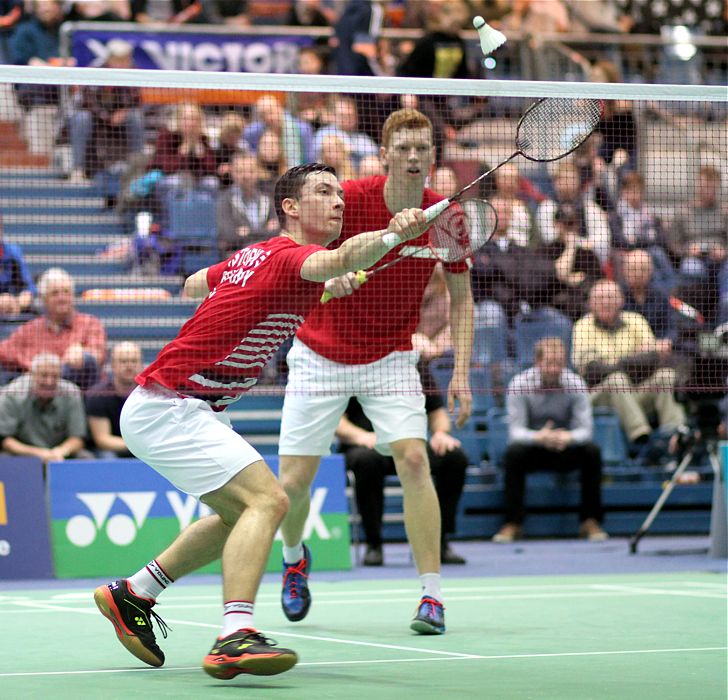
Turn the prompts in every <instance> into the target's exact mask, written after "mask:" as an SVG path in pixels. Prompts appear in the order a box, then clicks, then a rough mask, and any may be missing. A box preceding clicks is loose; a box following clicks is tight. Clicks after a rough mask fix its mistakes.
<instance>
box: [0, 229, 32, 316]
mask: <svg viewBox="0 0 728 700" xmlns="http://www.w3.org/2000/svg"><path fill="white" fill-rule="evenodd" d="M35 293H36V291H35V285H34V284H33V279H32V278H31V276H30V273H29V272H28V269H27V268H26V266H25V260H24V259H23V253H22V252H21V250H20V248H19V247H18V246H17V245H15V244H13V243H6V242H5V241H3V220H2V216H0V320H2V319H3V318H5V317H8V316H17V315H18V314H20V313H24V312H27V311H30V307H31V304H32V303H33V297H34V296H35Z"/></svg>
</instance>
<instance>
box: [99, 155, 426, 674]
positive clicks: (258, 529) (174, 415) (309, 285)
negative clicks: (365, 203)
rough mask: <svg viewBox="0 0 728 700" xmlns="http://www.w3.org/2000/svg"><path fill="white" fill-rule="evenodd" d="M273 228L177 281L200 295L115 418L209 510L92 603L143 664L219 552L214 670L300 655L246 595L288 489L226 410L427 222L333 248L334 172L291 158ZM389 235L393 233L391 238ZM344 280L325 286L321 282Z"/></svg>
mask: <svg viewBox="0 0 728 700" xmlns="http://www.w3.org/2000/svg"><path fill="white" fill-rule="evenodd" d="M274 205H275V208H276V212H277V214H278V217H279V219H280V221H281V225H282V228H283V231H282V233H281V235H280V236H278V237H275V238H272V239H270V240H267V241H264V242H262V243H257V244H255V245H252V246H250V247H248V248H244V249H242V250H240V251H238V252H237V253H235V254H234V255H232V256H231V257H230V258H229V259H228V260H226V261H224V262H221V263H219V264H217V265H213V266H212V267H210V268H206V269H204V270H200V271H199V272H197V273H195V274H194V275H192V276H191V277H189V278H188V279H187V281H186V282H185V290H186V291H187V292H188V293H189V294H190V295H192V296H204V295H206V299H205V300H204V301H203V302H202V304H201V305H200V307H199V308H198V309H197V311H196V312H195V314H194V316H193V317H192V318H191V319H190V320H189V321H187V323H185V325H184V326H183V327H182V329H181V330H180V332H179V334H178V335H177V337H176V338H175V339H174V340H173V341H172V342H171V343H169V344H168V345H167V346H166V347H165V348H164V349H163V350H162V351H161V352H160V353H159V356H158V357H157V359H156V360H155V361H154V362H152V364H151V365H149V367H147V368H146V369H145V370H144V371H143V372H142V373H141V374H139V375H138V376H137V383H138V384H139V386H138V387H137V388H136V389H135V390H134V391H133V392H132V393H131V395H130V396H129V398H128V399H127V401H126V403H125V404H124V409H123V411H122V414H121V431H122V437H123V438H124V441H125V442H126V444H127V446H128V447H129V449H130V450H131V451H132V452H133V453H134V454H135V455H136V456H137V457H138V458H139V459H141V460H142V461H144V462H146V463H147V464H148V465H150V466H151V467H153V468H154V469H156V470H157V471H158V472H159V473H160V474H162V475H163V476H164V477H165V478H167V479H168V480H169V481H170V482H171V483H172V484H173V485H174V486H176V487H177V488H178V489H180V490H182V491H184V492H186V493H188V494H191V495H193V496H195V497H197V498H199V499H200V500H201V501H202V502H203V503H205V504H207V505H208V506H209V507H210V508H211V509H212V510H213V511H214V514H213V515H210V516H208V517H205V518H201V519H200V520H198V521H196V522H194V523H192V524H191V525H190V526H189V527H187V528H186V529H185V530H184V531H183V532H182V533H181V534H180V535H179V537H178V538H177V539H176V540H175V541H174V542H173V543H172V544H171V545H170V546H169V547H168V548H167V549H166V550H165V551H164V552H162V553H161V554H160V555H159V556H158V557H157V558H156V559H153V560H152V561H151V562H150V563H149V564H148V565H147V566H145V567H144V568H143V569H141V570H140V571H139V572H137V573H136V574H134V575H133V576H131V577H130V578H128V579H121V580H118V581H114V582H112V583H110V584H108V585H105V586H99V588H97V589H96V591H95V593H94V599H95V601H96V604H97V606H98V607H99V609H100V611H101V612H102V613H103V615H104V616H105V617H107V618H108V619H109V620H111V622H112V623H113V625H114V628H115V630H116V634H117V636H118V638H119V640H120V641H121V643H122V644H123V645H124V646H125V647H126V648H127V649H128V650H129V651H130V652H131V653H132V654H134V655H135V656H136V657H138V658H139V659H141V660H142V661H144V662H146V663H147V664H150V665H151V666H161V665H162V664H163V663H164V654H163V653H162V651H161V650H160V648H159V646H158V645H157V642H156V639H155V635H154V632H153V631H152V618H153V619H154V620H156V622H157V624H158V625H159V627H160V629H161V631H162V633H163V635H164V636H165V637H166V626H165V625H164V623H163V621H162V620H161V619H160V618H159V616H157V615H156V613H155V612H154V611H153V610H152V606H153V605H154V604H155V602H156V598H157V596H158V595H159V594H160V593H161V592H162V591H163V590H164V589H165V588H166V587H167V586H168V585H170V584H171V583H172V582H173V581H175V580H176V579H178V578H180V576H184V575H185V574H187V573H190V572H191V571H194V570H196V569H198V568H200V567H201V566H204V565H205V564H208V563H210V562H212V561H215V560H216V559H218V558H220V557H222V571H223V574H222V577H223V595H224V601H225V606H224V615H223V629H222V632H221V634H220V636H219V637H218V638H217V640H216V641H215V643H214V645H213V647H212V649H211V650H210V653H209V654H208V655H207V656H206V657H205V659H204V661H203V668H204V670H205V671H206V672H207V673H209V674H210V675H212V676H214V677H216V678H221V679H229V678H232V677H234V676H236V675H238V674H239V673H252V674H257V675H272V674H276V673H281V672H283V671H286V670H288V669H289V668H291V667H292V666H293V665H294V664H295V663H296V662H297V660H298V657H297V656H296V653H295V652H294V651H292V650H290V649H282V648H280V647H278V646H276V644H275V642H273V641H272V640H270V639H267V638H266V637H264V636H263V635H262V634H260V633H259V632H258V631H257V630H256V628H255V624H254V620H253V613H254V601H255V596H256V593H257V590H258V586H259V583H260V578H261V576H262V574H263V570H264V567H265V563H266V561H267V558H268V555H269V553H270V548H271V544H272V542H273V536H274V534H275V532H276V530H277V528H278V526H279V524H280V522H281V520H282V519H283V516H284V515H285V513H286V510H287V508H288V499H287V497H286V494H285V492H284V491H283V489H282V488H281V486H280V485H279V483H278V481H277V480H276V478H275V476H274V475H273V473H272V472H271V471H270V469H269V468H268V467H267V465H266V464H265V462H264V461H263V459H262V457H261V456H260V455H259V454H258V453H257V452H256V451H255V450H254V449H253V448H252V447H251V446H250V445H249V444H248V443H247V442H246V441H245V440H244V439H243V438H242V437H241V436H239V435H238V434H237V433H235V432H234V431H233V429H232V428H231V425H230V420H229V419H228V418H227V416H226V414H225V412H224V409H225V407H226V405H227V404H228V403H230V402H232V401H235V400H236V399H237V398H238V397H239V396H240V395H241V393H242V392H244V391H246V390H247V389H249V388H250V387H251V386H253V385H254V384H255V383H256V381H257V378H258V377H259V375H260V373H261V371H262V368H263V366H264V365H265V363H266V362H267V361H268V359H269V358H270V357H272V356H273V354H274V353H275V352H276V350H277V349H278V348H279V347H280V346H281V345H282V343H283V342H284V341H285V340H286V338H288V337H290V336H291V335H292V334H293V333H295V331H296V329H297V328H298V327H299V326H300V324H301V323H302V322H303V320H304V318H305V317H306V315H307V314H309V313H310V311H311V309H313V308H316V307H318V306H319V300H320V297H321V294H322V293H323V291H324V289H325V288H328V289H329V291H332V292H333V293H334V294H335V295H336V294H341V293H345V292H349V293H350V292H351V286H350V285H349V284H348V283H347V280H346V278H345V274H346V273H347V272H351V271H354V270H357V269H360V268H363V267H367V266H369V265H372V264H373V263H375V262H376V261H377V260H379V259H380V258H381V257H382V256H384V255H385V254H386V253H387V251H388V250H390V249H391V247H392V244H391V242H389V241H390V239H391V237H387V238H386V239H385V240H382V239H383V235H384V234H385V233H387V232H392V233H395V234H397V235H398V236H399V239H401V240H409V239H412V238H415V237H417V236H419V235H421V233H422V232H423V231H424V230H425V229H426V228H427V225H426V224H425V222H424V215H423V214H422V211H421V210H420V209H408V210H406V211H402V212H399V213H398V214H397V215H396V216H394V217H392V218H391V220H390V221H388V223H387V226H386V227H384V228H385V229H386V230H379V231H372V232H369V233H362V234H360V235H357V236H354V237H353V238H350V239H349V240H347V241H346V242H345V243H343V244H342V245H341V246H340V247H338V248H337V249H336V250H327V249H326V248H325V246H326V245H327V244H329V243H331V242H332V241H333V240H335V239H336V238H338V236H339V235H340V233H341V226H342V216H343V211H344V201H343V199H342V190H341V187H340V185H339V182H338V180H337V179H336V177H335V174H334V171H333V169H332V168H330V167H328V166H325V165H323V164H321V163H313V164H309V165H303V166H299V167H296V168H292V169H291V170H289V171H288V172H287V173H285V174H284V175H283V176H282V177H281V178H280V180H279V181H278V183H277V184H276V188H275V192H274ZM395 238H396V236H395ZM337 276H344V279H343V280H338V281H336V282H335V283H333V285H324V282H325V281H326V280H330V279H331V278H335V277H337Z"/></svg>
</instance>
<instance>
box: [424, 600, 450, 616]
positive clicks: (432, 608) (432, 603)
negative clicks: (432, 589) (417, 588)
mask: <svg viewBox="0 0 728 700" xmlns="http://www.w3.org/2000/svg"><path fill="white" fill-rule="evenodd" d="M423 605H428V606H429V608H428V609H427V612H428V613H429V614H431V615H436V614H437V609H438V608H440V609H441V610H444V609H445V607H444V606H443V604H442V603H438V602H437V601H436V600H435V599H434V598H423V599H422V600H421V601H420V607H422V606H423Z"/></svg>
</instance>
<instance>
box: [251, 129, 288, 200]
mask: <svg viewBox="0 0 728 700" xmlns="http://www.w3.org/2000/svg"><path fill="white" fill-rule="evenodd" d="M255 157H256V158H257V159H258V166H259V167H260V170H261V172H262V173H263V178H262V181H261V183H262V185H263V187H264V189H265V190H266V191H267V192H270V193H271V194H272V193H273V185H274V183H275V181H276V180H277V179H278V178H279V177H280V176H281V175H282V174H283V173H285V172H286V170H287V167H286V162H287V161H286V156H285V154H284V152H283V147H282V145H281V139H280V136H279V135H278V134H277V133H276V132H275V131H271V130H266V131H264V132H263V133H262V134H261V136H260V140H259V141H258V148H257V150H256V153H255Z"/></svg>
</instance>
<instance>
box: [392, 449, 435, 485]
mask: <svg viewBox="0 0 728 700" xmlns="http://www.w3.org/2000/svg"><path fill="white" fill-rule="evenodd" d="M395 463H396V465H397V473H398V476H399V478H400V481H403V482H404V481H409V480H416V479H423V478H427V479H429V478H430V464H429V462H428V460H427V452H426V451H425V450H424V448H422V447H420V446H419V445H412V446H408V447H407V448H406V449H404V450H402V451H401V452H400V453H399V454H398V455H397V457H396V458H395Z"/></svg>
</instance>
